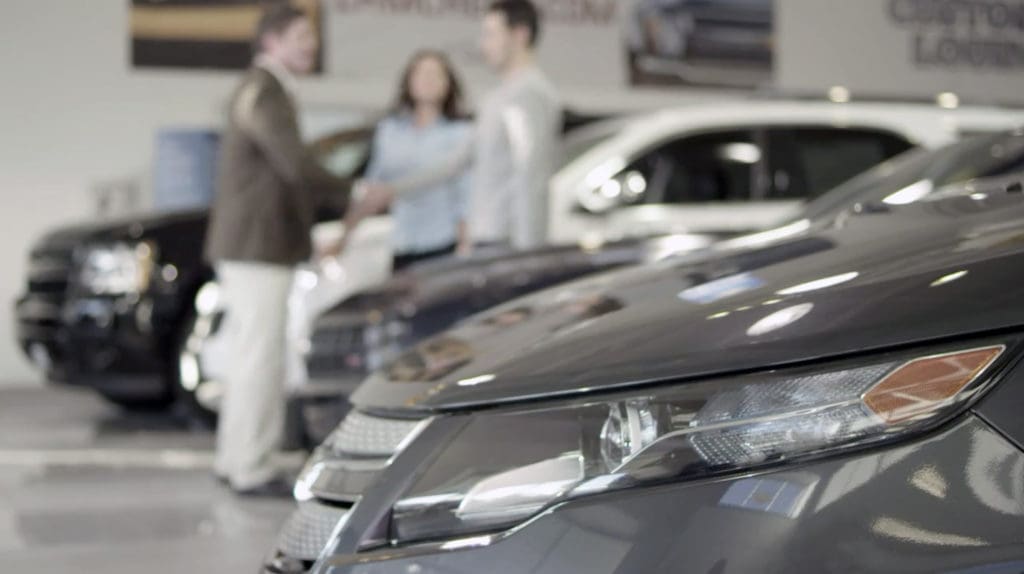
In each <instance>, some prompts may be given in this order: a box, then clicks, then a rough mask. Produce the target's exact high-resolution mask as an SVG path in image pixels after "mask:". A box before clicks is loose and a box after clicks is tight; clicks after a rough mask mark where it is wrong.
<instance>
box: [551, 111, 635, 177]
mask: <svg viewBox="0 0 1024 574" xmlns="http://www.w3.org/2000/svg"><path fill="white" fill-rule="evenodd" d="M626 123H627V122H626V121H625V120H623V119H615V120H606V121H603V122H598V123H596V124H592V125H589V126H585V127H582V128H579V129H577V130H574V131H573V132H571V133H569V134H568V135H566V136H565V138H564V139H563V141H562V163H561V165H560V166H559V169H560V168H562V167H565V166H567V165H569V164H570V163H572V162H574V161H576V159H578V158H579V157H580V156H582V155H583V154H585V153H587V152H588V151H590V150H591V149H593V148H594V147H595V146H597V145H598V144H601V143H603V142H605V141H608V140H609V139H611V138H612V136H614V135H615V134H617V133H619V132H620V131H622V128H623V127H624V126H625V125H626Z"/></svg>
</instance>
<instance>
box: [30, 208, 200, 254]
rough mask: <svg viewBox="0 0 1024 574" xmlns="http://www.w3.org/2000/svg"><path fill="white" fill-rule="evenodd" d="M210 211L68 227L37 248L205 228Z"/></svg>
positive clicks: (161, 214) (48, 237)
mask: <svg viewBox="0 0 1024 574" xmlns="http://www.w3.org/2000/svg"><path fill="white" fill-rule="evenodd" d="M208 219H209V210H206V209H202V210H188V211H178V212H172V213H160V214H143V215H138V216H132V217H122V218H117V219H111V220H108V221H102V222H98V223H81V224H69V225H64V226H61V227H59V228H57V229H54V230H53V231H51V232H50V233H48V234H46V235H45V236H43V237H42V238H41V239H40V240H39V241H38V242H37V245H38V246H42V247H44V248H50V247H55V246H63V245H67V246H76V245H81V244H82V243H86V242H104V241H122V240H131V239H142V238H144V237H146V236H148V235H150V234H152V233H157V232H160V231H162V230H164V229H173V228H178V227H181V226H193V225H205V223H206V221H207V220H208Z"/></svg>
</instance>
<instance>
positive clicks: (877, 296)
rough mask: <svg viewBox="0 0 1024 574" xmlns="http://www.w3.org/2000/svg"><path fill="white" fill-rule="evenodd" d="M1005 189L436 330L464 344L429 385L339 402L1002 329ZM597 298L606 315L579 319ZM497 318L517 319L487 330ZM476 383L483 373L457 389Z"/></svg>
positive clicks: (852, 350)
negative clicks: (460, 355) (462, 352)
mask: <svg viewBox="0 0 1024 574" xmlns="http://www.w3.org/2000/svg"><path fill="white" fill-rule="evenodd" d="M1018 179H1019V176H1015V177H1013V178H1010V179H1009V180H1006V181H1005V182H996V183H992V184H991V187H990V188H975V189H976V191H974V192H970V193H961V194H958V195H955V196H952V197H948V198H946V199H935V200H932V201H922V202H918V203H915V204H913V205H909V206H902V207H896V206H892V207H885V208H882V207H877V206H876V208H874V209H869V210H864V211H863V212H862V213H859V214H858V213H850V214H848V215H846V216H843V217H840V218H839V219H838V220H836V221H835V222H833V223H828V224H824V225H822V226H821V227H820V228H819V229H812V230H810V231H808V232H805V233H801V234H799V235H797V236H794V237H791V238H788V239H785V240H783V241H779V242H774V243H772V244H770V245H768V246H766V247H763V248H761V249H756V250H738V251H736V252H735V253H728V252H726V253H711V254H700V255H697V256H694V257H682V258H679V259H677V260H669V261H666V262H664V263H662V264H658V265H654V266H648V267H642V268H629V269H626V270H623V271H621V272H617V273H613V274H610V275H604V276H601V277H598V278H595V279H593V280H590V281H583V282H579V283H574V284H570V285H566V286H563V287H561V288H557V289H555V290H554V291H548V292H543V293H539V294H536V295H534V296H531V297H529V298H527V299H520V300H518V301H515V302H512V303H509V304H508V305H504V306H502V307H499V308H496V309H494V310H492V311H490V312H488V313H487V314H485V315H483V316H481V317H477V318H475V319H474V320H473V321H470V322H467V323H464V324H462V325H461V326H460V327H458V328H457V329H454V330H451V331H449V332H447V333H445V334H444V335H443V337H445V338H446V339H447V340H449V341H453V342H459V343H461V344H462V345H464V348H466V349H467V351H466V355H467V356H466V357H465V360H463V361H462V363H461V365H460V366H459V367H458V368H455V369H451V370H450V371H449V372H445V373H442V374H440V375H438V376H434V377H432V378H430V379H429V380H427V379H420V380H412V381H396V380H390V379H389V377H388V371H383V372H380V373H376V374H374V375H373V376H371V377H370V378H369V379H368V381H367V383H366V384H364V385H363V387H361V388H360V389H359V390H358V391H357V392H356V394H355V395H353V397H352V402H353V403H354V404H356V405H357V406H364V405H365V406H366V407H372V408H375V409H381V408H383V409H389V408H415V409H421V410H424V411H431V410H435V409H438V408H444V409H459V408H468V407H472V406H476V405H493V404H494V403H496V402H503V401H510V400H525V399H531V398H540V397H545V398H550V397H553V396H558V395H572V394H578V393H585V392H588V391H592V390H593V389H595V388H601V389H610V388H613V387H618V386H631V385H638V384H645V383H651V382H657V381H664V380H669V379H685V378H693V377H701V376H706V375H710V374H715V373H722V372H741V371H745V370H751V369H762V368H767V367H774V366H781V365H784V364H791V363H799V362H806V361H814V360H818V359H822V358H825V357H839V356H846V355H854V354H859V353H866V352H871V351H873V350H876V349H887V348H893V347H898V346H901V345H908V344H913V343H919V342H923V341H932V340H940V339H943V338H948V337H958V336H967V335H971V334H977V333H983V332H986V331H992V330H997V329H1005V328H1013V327H1016V326H1018V325H1021V324H1024V307H1022V306H1020V305H1017V304H1016V303H1015V302H1016V301H1017V300H1018V293H1017V292H1016V291H1015V290H1014V289H1012V288H1008V286H1010V285H1014V284H1015V282H1016V281H1018V278H1019V275H1020V271H1019V269H1018V266H1017V265H1016V264H1015V263H1014V262H1016V261H1020V256H1021V253H1020V250H1021V245H1020V243H1019V242H1021V241H1024V227H1022V226H1021V225H1020V223H1019V222H1020V221H1021V219H1020V218H1021V217H1024V206H1022V205H1021V196H1020V194H1013V193H1006V192H1005V188H1006V187H1007V186H1013V185H1014V182H1016V181H1018ZM701 259H703V260H701ZM600 300H608V301H612V302H614V303H615V310H614V311H612V312H608V313H606V314H603V315H600V316H596V317H595V316H591V314H588V313H580V312H579V308H580V305H586V304H587V303H588V302H590V301H600ZM954 303H955V304H956V308H955V309H954V308H951V305H952V304H954ZM936 309H941V310H945V311H946V312H944V313H942V314H941V315H940V316H939V317H936ZM512 311H515V312H516V313H517V314H518V315H520V316H522V315H526V316H527V317H528V318H527V319H526V320H521V321H519V322H517V323H511V324H510V323H509V322H508V321H499V322H497V323H496V319H495V318H500V317H501V316H502V314H507V313H510V312H512ZM424 349H426V347H422V346H421V347H420V348H419V349H418V350H414V351H412V352H411V353H409V354H408V355H406V356H404V357H403V358H400V359H399V361H398V363H397V364H401V363H402V361H403V360H404V361H413V362H422V361H424V360H428V361H429V357H423V356H417V354H420V355H422V354H423V350H424ZM582 365H586V368H585V369H583V368H581V366H582ZM392 371H394V369H392ZM484 375H488V376H490V375H493V379H492V380H490V381H489V382H487V383H484V384H476V385H472V386H467V385H460V384H459V382H460V381H464V380H469V379H474V378H477V377H481V376H484Z"/></svg>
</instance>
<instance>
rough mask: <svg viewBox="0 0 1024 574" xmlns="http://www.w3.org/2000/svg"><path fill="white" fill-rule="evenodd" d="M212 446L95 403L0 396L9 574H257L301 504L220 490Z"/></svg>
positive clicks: (63, 396) (0, 486) (65, 396)
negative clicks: (247, 497) (212, 470)
mask: <svg viewBox="0 0 1024 574" xmlns="http://www.w3.org/2000/svg"><path fill="white" fill-rule="evenodd" d="M212 445H213V437H212V436H211V435H210V434H209V433H204V432H196V431H188V430H186V429H183V428H181V427H180V425H178V424H177V423H176V422H175V421H174V420H173V419H172V418H171V417H169V416H167V415H153V414H148V415H145V416H142V415H125V414H123V413H121V412H120V411H118V410H117V409H114V408H111V407H108V406H106V405H105V404H103V403H102V402H101V401H99V400H97V399H96V398H95V397H93V396H92V395H91V394H89V393H88V392H79V391H75V390H67V389H59V390H58V389H36V388H26V389H5V390H0V571H3V572H76V573H81V574H92V573H96V574H99V573H103V574H117V573H122V572H124V573H127V572H133V573H134V572H146V573H147V574H158V573H159V574H163V573H168V574H170V573H181V572H224V573H233V572H240V573H253V572H256V571H257V570H258V567H259V564H260V559H261V558H262V556H263V555H264V554H265V553H266V552H267V551H268V550H269V548H270V545H271V543H272V541H273V539H274V535H275V533H276V531H277V528H278V526H279V525H280V524H281V522H282V521H283V520H284V518H285V517H286V516H287V514H288V512H289V510H290V509H291V502H290V501H287V500H281V501H277V500H271V501H268V500H260V501H251V500H244V501H243V500H239V499H238V498H236V497H234V496H233V495H232V494H231V493H229V492H227V491H225V490H224V489H222V488H221V487H220V486H218V485H217V484H216V482H215V481H214V480H213V479H212V478H211V476H210V464H211V461H212V456H213V455H212Z"/></svg>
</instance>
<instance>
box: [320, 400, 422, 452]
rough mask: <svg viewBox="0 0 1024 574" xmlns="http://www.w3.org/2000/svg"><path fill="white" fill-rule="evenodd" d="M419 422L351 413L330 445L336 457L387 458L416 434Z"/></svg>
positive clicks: (336, 432) (357, 412)
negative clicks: (337, 455) (409, 437)
mask: <svg viewBox="0 0 1024 574" xmlns="http://www.w3.org/2000/svg"><path fill="white" fill-rule="evenodd" d="M418 424H420V421H418V420H401V419H384V418H379V417H374V416H370V415H366V414H363V413H361V412H359V411H350V412H349V414H348V416H346V417H345V420H343V421H342V422H341V425H340V426H339V427H338V430H337V431H335V433H334V435H333V436H332V438H331V441H330V447H331V449H332V450H333V451H334V452H335V453H337V454H339V455H354V456H359V457H390V456H391V455H393V454H395V453H396V452H398V449H399V447H401V446H402V443H403V442H404V441H405V439H406V438H407V437H408V436H409V435H411V434H412V433H413V431H414V430H416V426H417V425H418Z"/></svg>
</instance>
